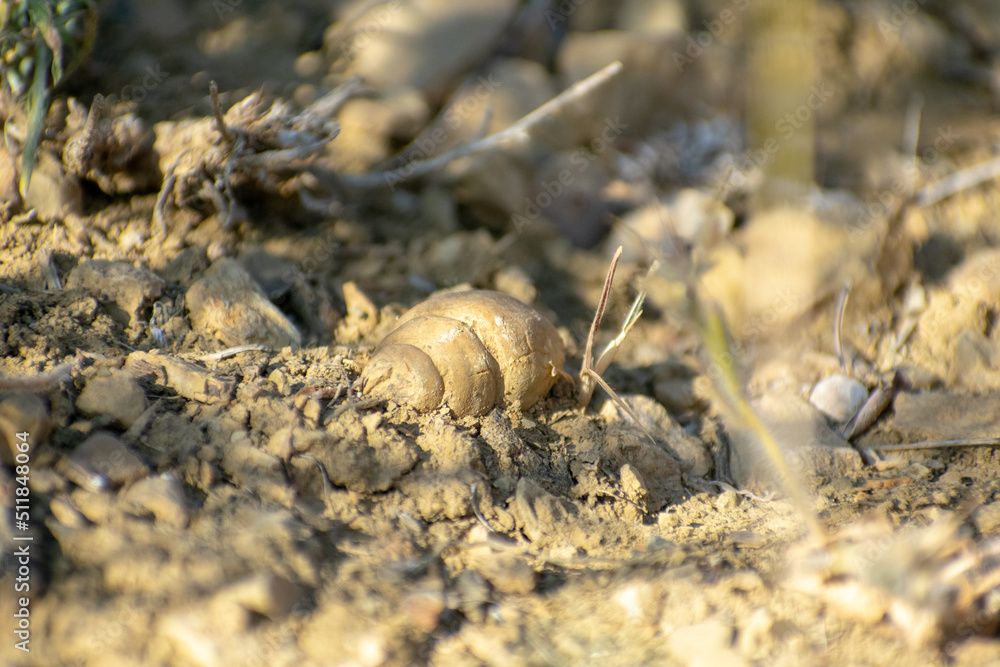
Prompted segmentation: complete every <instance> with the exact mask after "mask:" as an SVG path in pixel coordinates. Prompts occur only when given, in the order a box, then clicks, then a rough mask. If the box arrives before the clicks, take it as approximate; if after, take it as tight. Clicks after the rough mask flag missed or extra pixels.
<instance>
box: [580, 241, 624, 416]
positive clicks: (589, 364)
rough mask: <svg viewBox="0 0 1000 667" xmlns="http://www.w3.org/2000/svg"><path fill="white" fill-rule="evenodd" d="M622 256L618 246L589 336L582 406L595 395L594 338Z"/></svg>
mask: <svg viewBox="0 0 1000 667" xmlns="http://www.w3.org/2000/svg"><path fill="white" fill-rule="evenodd" d="M621 256H622V247H621V246H618V250H616V251H615V256H614V257H612V258H611V266H610V267H608V274H607V276H605V278H604V289H603V290H602V291H601V300H600V302H599V303H598V304H597V310H596V311H594V321H593V322H591V324H590V333H588V334H587V345H586V347H585V348H584V351H583V362H582V363H581V364H580V405H584V406H585V405H587V403H590V397H591V396H593V395H594V382H593V377H592V376H591V374H590V372H591V369H592V368H593V367H594V337H595V336H597V329H598V327H600V326H601V320H603V319H604V310H605V309H606V308H607V306H608V295H609V294H611V283H612V282H614V279H615V269H617V268H618V260H619V259H621Z"/></svg>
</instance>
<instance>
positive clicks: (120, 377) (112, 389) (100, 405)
mask: <svg viewBox="0 0 1000 667" xmlns="http://www.w3.org/2000/svg"><path fill="white" fill-rule="evenodd" d="M76 407H77V409H78V410H79V411H80V412H82V413H84V414H87V415H105V414H106V415H109V416H111V417H113V418H114V420H115V422H116V423H117V424H118V425H119V426H122V427H123V428H128V427H129V426H131V425H132V424H133V423H134V422H135V420H137V419H138V418H139V417H140V416H141V415H142V413H143V412H145V410H146V394H145V392H143V390H142V387H141V386H140V385H139V383H138V382H136V380H135V378H134V377H132V374H131V373H129V372H127V371H122V370H118V369H116V368H106V369H102V370H99V371H98V372H97V373H96V374H95V375H94V376H92V377H91V378H89V379H88V380H87V384H86V385H84V387H83V391H81V392H80V396H79V397H78V398H77V399H76Z"/></svg>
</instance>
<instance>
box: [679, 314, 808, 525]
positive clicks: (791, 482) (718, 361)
mask: <svg viewBox="0 0 1000 667" xmlns="http://www.w3.org/2000/svg"><path fill="white" fill-rule="evenodd" d="M692 305H693V307H694V309H695V320H696V322H697V323H698V326H699V328H700V329H701V339H702V342H703V343H704V345H705V348H706V350H707V352H708V355H709V357H710V359H711V362H712V363H713V364H714V365H715V367H716V369H717V371H718V372H716V373H712V374H711V375H712V377H713V380H714V382H715V384H716V391H717V394H718V397H719V399H720V400H719V403H720V404H721V407H722V408H724V410H723V413H724V415H726V416H727V417H728V418H729V419H730V420H732V421H734V422H735V423H737V424H740V425H742V426H744V427H745V428H747V429H749V430H750V432H752V433H753V434H754V436H755V437H756V438H757V440H758V442H760V444H761V446H763V448H764V451H765V453H766V454H767V456H768V458H769V459H771V461H772V463H774V466H775V469H776V470H777V471H778V475H779V477H780V478H781V484H782V486H783V487H784V489H785V493H786V494H787V495H788V497H789V499H791V501H792V504H793V505H795V508H796V510H798V512H799V514H800V516H801V517H802V520H803V521H804V522H805V524H806V526H807V527H808V528H809V531H810V532H811V533H812V535H813V537H814V538H815V539H816V540H817V541H818V542H819V543H820V544H825V543H826V542H827V536H826V532H825V531H824V530H823V527H822V526H821V525H820V523H819V519H818V518H817V516H816V513H815V512H814V511H813V509H812V504H811V503H810V502H809V499H808V497H807V496H806V493H805V491H804V490H803V489H802V486H801V485H800V484H799V483H798V481H797V480H796V478H795V476H794V474H793V472H792V469H791V468H790V467H789V465H788V462H787V461H786V460H785V456H784V454H782V452H781V447H780V446H779V445H778V442H777V441H776V440H775V439H774V436H773V435H772V434H771V431H770V429H768V428H767V426H766V425H765V424H764V422H762V421H761V420H760V417H758V416H757V413H756V412H754V411H753V408H751V407H750V404H749V403H748V402H747V399H746V397H745V396H744V395H743V390H742V388H741V386H740V382H739V379H738V377H737V373H736V368H735V365H734V363H733V355H732V352H731V350H730V345H729V342H728V340H727V336H726V328H725V324H724V322H723V319H722V315H721V314H720V313H719V311H718V310H717V309H714V308H709V307H706V306H704V305H703V304H701V303H699V302H698V300H697V298H696V297H694V296H693V297H692Z"/></svg>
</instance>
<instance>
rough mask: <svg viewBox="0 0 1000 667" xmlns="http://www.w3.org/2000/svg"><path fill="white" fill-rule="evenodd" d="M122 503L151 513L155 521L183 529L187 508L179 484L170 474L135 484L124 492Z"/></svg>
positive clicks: (185, 523)
mask: <svg viewBox="0 0 1000 667" xmlns="http://www.w3.org/2000/svg"><path fill="white" fill-rule="evenodd" d="M124 501H125V502H126V503H129V504H131V505H135V506H138V507H141V508H142V509H144V510H146V511H148V512H151V513H152V514H153V516H155V517H156V520H157V521H162V522H164V523H167V524H170V525H171V526H174V527H176V528H184V527H185V526H187V523H188V518H189V517H188V508H187V503H186V502H185V500H184V489H183V488H182V487H181V482H180V480H179V479H177V477H176V476H175V475H173V474H171V473H167V474H164V475H160V476H159V477H150V478H148V479H144V480H142V481H141V482H137V483H136V484H135V485H133V486H132V487H130V488H129V489H128V491H126V492H125V496H124Z"/></svg>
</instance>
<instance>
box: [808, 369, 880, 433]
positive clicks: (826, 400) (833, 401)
mask: <svg viewBox="0 0 1000 667" xmlns="http://www.w3.org/2000/svg"><path fill="white" fill-rule="evenodd" d="M867 398H868V390H867V389H866V388H865V386H864V385H863V384H861V383H860V382H858V381H857V380H852V379H851V378H847V377H844V376H843V375H831V376H830V377H828V378H825V379H823V380H820V381H819V382H817V383H816V386H815V387H813V390H812V393H811V394H809V402H810V403H812V404H813V405H814V406H816V408H817V409H818V410H819V411H820V412H822V413H823V414H825V415H826V416H827V417H829V418H830V419H832V420H834V421H837V422H846V421H847V420H848V419H850V418H851V417H853V416H854V415H855V414H856V413H857V411H858V410H859V409H860V408H861V406H862V405H863V404H864V402H865V400H866V399H867Z"/></svg>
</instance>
